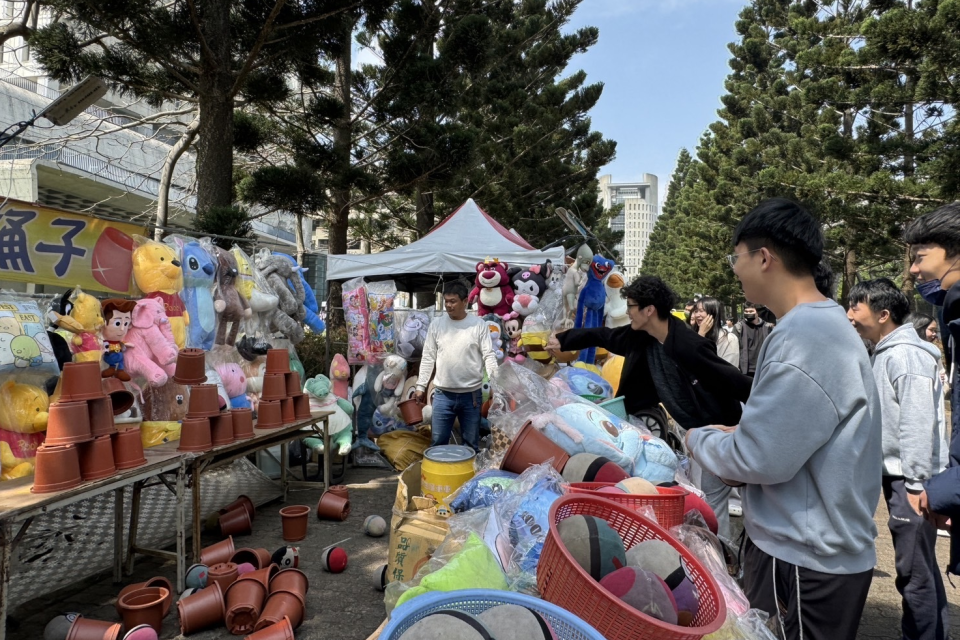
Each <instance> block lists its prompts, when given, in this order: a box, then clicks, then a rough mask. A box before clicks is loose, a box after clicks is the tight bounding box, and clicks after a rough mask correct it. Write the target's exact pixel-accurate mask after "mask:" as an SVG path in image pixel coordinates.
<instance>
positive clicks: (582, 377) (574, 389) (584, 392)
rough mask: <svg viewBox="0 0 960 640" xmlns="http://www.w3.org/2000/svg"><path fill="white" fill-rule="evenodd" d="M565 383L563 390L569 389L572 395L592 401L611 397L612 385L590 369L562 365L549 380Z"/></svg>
mask: <svg viewBox="0 0 960 640" xmlns="http://www.w3.org/2000/svg"><path fill="white" fill-rule="evenodd" d="M560 381H562V382H563V383H564V384H566V387H567V388H566V389H564V390H565V391H570V392H571V393H573V394H574V395H577V396H580V397H581V398H586V399H587V400H591V401H594V402H598V401H601V400H608V399H610V398H612V397H613V387H612V386H610V383H609V382H607V381H606V380H604V379H603V377H601V376H599V375H597V374H596V373H594V372H592V371H587V370H586V369H581V368H579V367H564V368H563V369H561V370H560V371H559V372H558V373H557V375H555V376H554V377H553V378H552V379H551V382H553V383H559V382H560Z"/></svg>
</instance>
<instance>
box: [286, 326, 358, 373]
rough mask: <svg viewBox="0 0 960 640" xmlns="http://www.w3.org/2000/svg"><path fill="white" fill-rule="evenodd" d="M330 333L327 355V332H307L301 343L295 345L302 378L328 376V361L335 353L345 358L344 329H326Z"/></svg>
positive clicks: (345, 334)
mask: <svg viewBox="0 0 960 640" xmlns="http://www.w3.org/2000/svg"><path fill="white" fill-rule="evenodd" d="M327 331H329V332H330V353H329V354H328V353H327V332H324V333H313V332H308V333H307V335H306V337H304V339H303V341H302V342H300V344H298V345H297V357H299V358H300V363H301V364H302V365H303V370H304V377H305V378H306V379H308V380H309V379H310V378H313V377H314V376H317V375H319V374H321V373H322V374H323V375H325V376H329V375H330V361H332V360H333V356H334V355H335V354H337V353H339V354H340V355H342V356H343V357H347V331H346V328H343V327H341V328H339V329H333V328H328V329H327ZM328 356H329V357H328Z"/></svg>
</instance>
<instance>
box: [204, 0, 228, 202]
mask: <svg viewBox="0 0 960 640" xmlns="http://www.w3.org/2000/svg"><path fill="white" fill-rule="evenodd" d="M230 5H231V2H230V0H204V1H203V2H200V3H198V7H197V9H198V12H199V18H200V26H201V28H202V31H203V33H202V34H201V37H202V38H203V39H205V41H206V43H207V45H208V46H202V47H201V48H200V77H199V82H198V84H199V86H200V92H199V94H200V95H199V104H200V128H199V139H198V140H197V145H196V148H197V210H198V211H207V210H209V209H210V208H211V207H229V206H230V205H231V204H232V203H233V98H232V97H231V96H230V90H231V89H232V88H233V74H232V69H231V55H230V50H231V44H232V43H231V36H230Z"/></svg>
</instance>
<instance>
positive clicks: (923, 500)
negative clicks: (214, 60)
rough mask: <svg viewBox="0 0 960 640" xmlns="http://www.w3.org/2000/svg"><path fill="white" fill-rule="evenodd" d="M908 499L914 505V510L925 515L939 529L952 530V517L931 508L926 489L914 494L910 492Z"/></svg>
mask: <svg viewBox="0 0 960 640" xmlns="http://www.w3.org/2000/svg"><path fill="white" fill-rule="evenodd" d="M907 500H908V501H909V502H910V506H911V507H913V510H914V511H916V512H917V513H919V514H920V515H921V516H923V517H924V518H925V519H926V520H927V522H929V523H930V524H932V525H933V526H935V527H936V528H937V529H943V530H944V531H950V524H951V523H950V518H948V517H946V516H944V515H940V514H939V513H936V512H935V511H931V510H930V502H929V501H928V499H927V492H926V491H921V492H920V493H918V494H912V493H909V492H908V493H907Z"/></svg>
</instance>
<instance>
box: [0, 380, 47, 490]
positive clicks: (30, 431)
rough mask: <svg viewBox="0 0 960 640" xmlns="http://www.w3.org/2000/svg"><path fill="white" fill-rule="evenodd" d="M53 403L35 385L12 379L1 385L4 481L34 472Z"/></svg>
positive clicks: (1, 474) (0, 465) (0, 472)
mask: <svg viewBox="0 0 960 640" xmlns="http://www.w3.org/2000/svg"><path fill="white" fill-rule="evenodd" d="M49 404H50V399H49V398H48V397H47V394H46V393H44V392H43V390H42V389H40V388H39V387H35V386H33V385H31V384H17V383H15V382H13V381H12V380H8V381H7V382H5V383H4V384H3V386H0V480H12V479H14V478H22V477H24V476H29V475H30V474H32V473H33V469H34V460H35V459H36V456H37V447H39V446H40V445H41V444H43V438H44V436H45V435H46V433H45V432H46V429H47V409H48V407H49Z"/></svg>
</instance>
